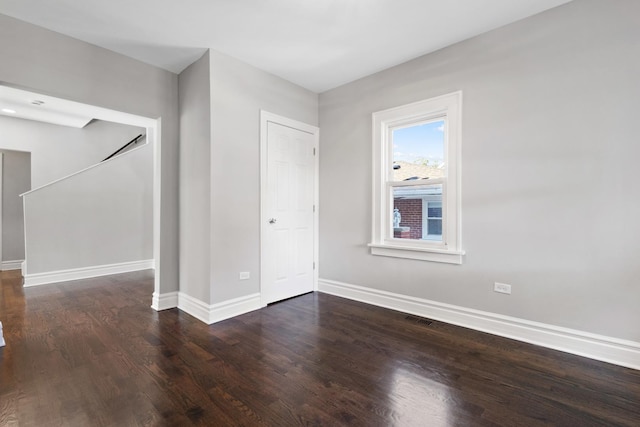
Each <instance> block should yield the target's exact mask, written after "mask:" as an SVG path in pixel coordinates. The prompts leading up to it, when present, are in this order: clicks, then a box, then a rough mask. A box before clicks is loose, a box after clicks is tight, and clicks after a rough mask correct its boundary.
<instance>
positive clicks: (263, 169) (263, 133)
mask: <svg viewBox="0 0 640 427" xmlns="http://www.w3.org/2000/svg"><path fill="white" fill-rule="evenodd" d="M270 122H271V123H276V124H279V125H282V126H287V127H290V128H293V129H297V130H300V131H303V132H308V133H310V134H312V135H313V137H314V147H315V155H314V165H313V167H314V173H313V205H314V212H313V264H314V269H313V290H314V291H317V290H318V271H319V263H318V249H319V247H320V246H319V244H318V234H319V233H318V230H319V228H318V218H319V212H320V205H319V201H320V198H319V193H320V191H319V190H320V185H319V178H320V173H319V172H320V171H319V165H320V162H319V158H320V146H319V141H320V129H319V128H318V127H317V126H312V125H309V124H307V123H303V122H300V121H297V120H293V119H290V118H287V117H283V116H279V115H277V114H273V113H269V112H268V111H264V110H260V302H261V305H262V306H263V307H264V306H266V305H267V302H266V301H265V297H264V292H263V286H264V284H265V283H266V277H265V263H264V262H263V260H264V253H265V246H266V244H265V242H266V235H267V229H268V227H267V212H266V207H267V153H268V151H267V148H268V147H267V137H268V135H267V126H268V124H269V123H270Z"/></svg>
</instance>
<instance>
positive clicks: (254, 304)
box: [178, 292, 263, 325]
mask: <svg viewBox="0 0 640 427" xmlns="http://www.w3.org/2000/svg"><path fill="white" fill-rule="evenodd" d="M262 307H263V306H262V303H261V301H260V294H259V293H258V294H252V295H247V296H245V297H240V298H234V299H231V300H228V301H223V302H220V303H217V304H212V305H209V304H206V303H204V302H202V301H200V300H199V299H196V298H193V297H191V296H189V295H187V294H185V293H183V292H180V293H179V294H178V308H179V309H180V310H182V311H184V312H185V313H188V314H190V315H192V316H193V317H195V318H196V319H199V320H201V321H203V322H204V323H206V324H207V325H210V324H212V323H215V322H219V321H221V320H225V319H229V318H231V317H235V316H239V315H241V314H245V313H248V312H250V311H253V310H258V309H260V308H262Z"/></svg>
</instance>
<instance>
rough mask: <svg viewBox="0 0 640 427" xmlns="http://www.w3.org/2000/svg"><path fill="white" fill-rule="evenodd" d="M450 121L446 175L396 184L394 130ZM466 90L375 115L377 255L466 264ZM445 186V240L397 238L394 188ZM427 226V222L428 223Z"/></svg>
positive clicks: (374, 237)
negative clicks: (463, 129) (463, 135)
mask: <svg viewBox="0 0 640 427" xmlns="http://www.w3.org/2000/svg"><path fill="white" fill-rule="evenodd" d="M438 119H445V129H444V132H445V147H444V151H445V159H444V160H445V168H446V174H445V176H444V177H443V178H431V179H428V180H413V181H401V182H395V181H392V179H393V147H392V132H393V130H394V129H396V128H401V127H407V126H414V125H417V124H421V123H424V122H429V121H434V120H438ZM461 127H462V91H458V92H453V93H450V94H446V95H442V96H438V97H436V98H431V99H427V100H424V101H419V102H415V103H412V104H408V105H403V106H400V107H396V108H391V109H388V110H384V111H378V112H376V113H373V212H372V218H373V224H372V238H371V243H370V244H369V247H370V248H371V253H372V254H373V255H381V256H390V257H397V258H409V259H416V260H424V261H434V262H444V263H450V264H462V257H463V255H464V251H463V250H462V245H461V235H460V229H461V225H460V218H461V212H460V208H461V203H460V161H461V156H460V145H461V144H460V136H461ZM436 184H442V241H441V242H434V241H429V240H413V239H411V240H410V239H396V238H394V237H393V223H392V218H393V188H394V187H398V186H424V185H436ZM423 226H425V225H423Z"/></svg>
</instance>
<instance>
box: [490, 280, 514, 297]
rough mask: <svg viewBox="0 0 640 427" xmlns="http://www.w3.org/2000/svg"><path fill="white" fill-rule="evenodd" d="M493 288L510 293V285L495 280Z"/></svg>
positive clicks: (503, 292) (496, 290)
mask: <svg viewBox="0 0 640 427" xmlns="http://www.w3.org/2000/svg"><path fill="white" fill-rule="evenodd" d="M493 290H494V291H495V292H499V293H501V294H511V285H507V284H506V283H500V282H495V283H494V284H493Z"/></svg>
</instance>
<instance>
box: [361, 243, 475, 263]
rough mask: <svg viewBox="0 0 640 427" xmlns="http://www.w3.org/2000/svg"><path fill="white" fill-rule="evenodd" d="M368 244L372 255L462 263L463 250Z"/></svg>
mask: <svg viewBox="0 0 640 427" xmlns="http://www.w3.org/2000/svg"><path fill="white" fill-rule="evenodd" d="M368 246H369V247H370V248H371V254H372V255H380V256H388V257H394V258H406V259H417V260H420V261H432V262H444V263H447V264H462V256H463V255H464V251H448V250H442V249H431V248H418V247H408V246H398V245H382V244H379V243H369V245H368Z"/></svg>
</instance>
